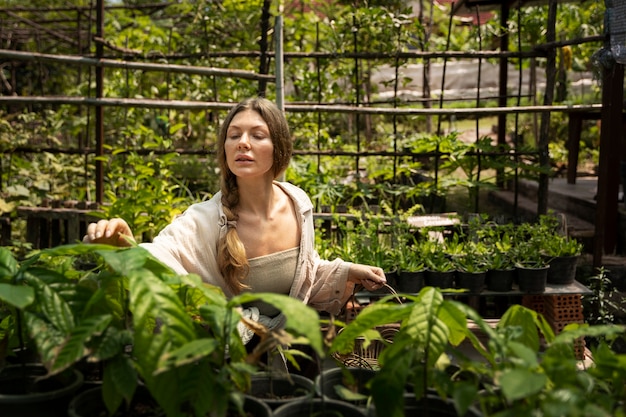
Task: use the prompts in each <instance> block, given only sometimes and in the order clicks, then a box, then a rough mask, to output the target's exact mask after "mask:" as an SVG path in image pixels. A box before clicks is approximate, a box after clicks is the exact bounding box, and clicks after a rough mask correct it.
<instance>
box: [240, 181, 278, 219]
mask: <svg viewBox="0 0 626 417" xmlns="http://www.w3.org/2000/svg"><path fill="white" fill-rule="evenodd" d="M238 187H239V212H240V213H241V212H242V211H245V212H247V213H254V214H256V215H258V216H262V217H264V218H267V217H269V216H271V213H272V208H273V207H274V205H275V202H276V198H277V196H276V193H275V189H274V183H273V182H267V181H263V182H256V181H252V182H249V181H239V184H238Z"/></svg>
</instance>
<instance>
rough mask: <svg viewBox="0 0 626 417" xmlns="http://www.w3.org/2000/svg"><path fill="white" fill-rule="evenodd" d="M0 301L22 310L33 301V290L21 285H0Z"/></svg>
mask: <svg viewBox="0 0 626 417" xmlns="http://www.w3.org/2000/svg"><path fill="white" fill-rule="evenodd" d="M0 301H3V302H5V303H7V304H9V305H12V306H13V307H16V308H19V309H23V308H26V307H28V306H29V305H31V304H32V303H33V301H35V290H34V289H33V288H31V287H25V286H23V285H12V284H4V283H0Z"/></svg>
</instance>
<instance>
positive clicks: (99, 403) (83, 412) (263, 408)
mask: <svg viewBox="0 0 626 417" xmlns="http://www.w3.org/2000/svg"><path fill="white" fill-rule="evenodd" d="M133 404H141V405H140V407H141V413H142V414H141V415H142V416H144V417H164V416H165V412H164V411H163V409H161V408H160V407H159V406H158V403H157V402H156V401H155V400H154V399H153V398H152V396H151V395H150V393H149V392H148V390H147V389H146V388H145V386H143V385H140V386H138V387H137V391H135V396H134V397H133V401H132V402H131V406H130V407H133ZM243 408H244V411H245V412H247V413H248V414H247V415H252V416H254V417H272V410H271V409H270V407H269V406H268V405H267V404H266V403H264V402H263V401H261V400H260V399H258V398H256V397H253V396H251V395H246V396H245V400H244V405H243ZM150 410H153V412H152V413H150ZM108 415H109V414H108V411H107V409H106V405H105V404H104V400H103V399H102V387H96V388H91V389H88V390H86V391H83V392H81V393H79V394H77V395H76V396H75V397H74V398H73V399H72V401H71V402H70V403H69V405H68V407H67V408H66V409H65V410H64V414H63V416H69V417H100V416H108ZM125 416H126V412H125V411H124V410H118V411H117V412H116V413H115V414H113V417H125Z"/></svg>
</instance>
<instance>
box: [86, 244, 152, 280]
mask: <svg viewBox="0 0 626 417" xmlns="http://www.w3.org/2000/svg"><path fill="white" fill-rule="evenodd" d="M98 254H99V255H100V256H102V258H103V259H104V261H105V262H106V264H107V265H108V266H109V267H110V268H111V269H113V270H114V271H115V272H117V273H118V274H120V275H122V276H124V275H126V274H128V273H129V272H131V271H136V270H141V269H143V268H144V265H145V264H146V262H147V260H148V258H150V257H151V255H150V253H149V252H148V251H147V250H145V249H143V248H140V247H134V248H130V249H118V250H117V251H110V250H99V251H98Z"/></svg>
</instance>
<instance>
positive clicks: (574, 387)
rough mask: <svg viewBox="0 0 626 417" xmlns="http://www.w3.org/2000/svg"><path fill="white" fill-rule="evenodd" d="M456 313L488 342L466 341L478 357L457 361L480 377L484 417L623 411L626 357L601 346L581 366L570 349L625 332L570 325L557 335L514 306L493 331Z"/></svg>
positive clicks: (470, 315) (610, 327) (539, 317)
mask: <svg viewBox="0 0 626 417" xmlns="http://www.w3.org/2000/svg"><path fill="white" fill-rule="evenodd" d="M460 308H461V309H464V313H465V314H466V315H467V317H468V318H469V319H471V320H472V322H473V323H474V324H475V325H476V326H477V328H478V329H479V331H480V332H481V333H482V334H484V335H485V336H486V339H487V341H486V342H484V343H482V342H480V341H479V340H478V338H477V337H470V338H469V340H470V341H471V342H472V344H473V346H474V347H475V348H476V353H477V354H478V356H476V357H474V358H469V357H467V356H465V355H459V356H457V358H458V363H459V366H460V367H461V368H462V369H466V370H471V372H474V373H476V374H478V375H480V381H481V390H480V392H479V394H478V400H479V403H480V408H481V409H482V411H483V412H484V413H485V415H502V416H514V415H531V414H535V413H540V414H541V415H543V416H546V417H556V416H563V415H567V416H586V415H598V416H600V415H605V416H613V415H621V414H620V413H622V414H623V412H624V411H625V410H624V403H623V390H624V382H626V366H625V365H624V364H625V363H626V362H624V359H626V357H625V356H624V355H623V354H621V355H620V354H617V353H616V352H613V351H610V349H609V348H607V345H606V344H604V345H602V346H600V347H599V348H598V349H597V350H596V351H595V352H593V357H594V360H593V362H592V363H590V364H587V365H585V366H581V363H580V361H579V360H578V359H577V358H576V355H575V349H574V347H575V344H576V341H577V340H579V339H580V338H582V337H585V336H588V335H597V336H599V335H603V337H607V338H611V337H614V336H615V335H618V334H624V333H625V332H626V327H624V326H619V325H617V326H616V325H602V326H588V325H581V324H577V323H574V324H571V325H569V326H567V327H566V328H564V329H563V330H562V331H561V332H560V333H559V334H558V335H555V334H554V332H553V330H552V328H551V327H550V325H549V324H548V322H547V321H546V320H545V318H544V317H543V316H542V315H541V314H539V313H537V312H535V311H533V310H530V309H528V308H526V307H523V306H521V305H512V306H511V307H510V308H509V309H508V310H507V311H506V312H505V313H504V314H503V315H502V317H501V319H500V321H499V322H498V324H497V325H496V327H495V328H492V326H491V325H490V324H489V323H487V321H485V320H484V319H482V318H481V317H480V316H479V315H478V314H477V313H476V312H475V311H472V310H471V309H469V308H465V307H463V306H460ZM480 357H482V359H483V360H480V359H477V358H480Z"/></svg>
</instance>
